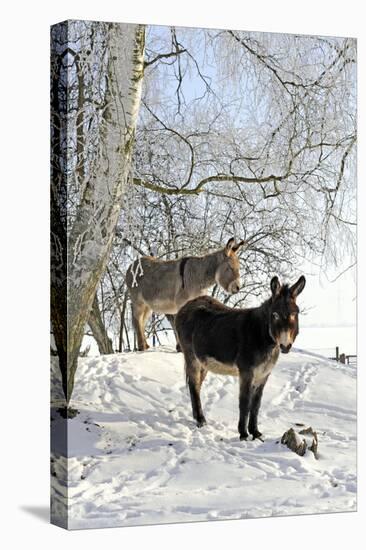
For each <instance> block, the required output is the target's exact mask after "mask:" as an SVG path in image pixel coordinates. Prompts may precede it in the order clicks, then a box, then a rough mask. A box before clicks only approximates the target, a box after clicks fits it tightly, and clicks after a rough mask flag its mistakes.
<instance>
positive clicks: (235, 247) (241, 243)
mask: <svg viewBox="0 0 366 550" xmlns="http://www.w3.org/2000/svg"><path fill="white" fill-rule="evenodd" d="M243 244H245V241H240V242H239V243H238V244H234V246H232V247H231V250H232V251H233V252H237V251H238V250H239V248H241V247H242V246H243Z"/></svg>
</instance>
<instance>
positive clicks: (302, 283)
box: [290, 275, 306, 298]
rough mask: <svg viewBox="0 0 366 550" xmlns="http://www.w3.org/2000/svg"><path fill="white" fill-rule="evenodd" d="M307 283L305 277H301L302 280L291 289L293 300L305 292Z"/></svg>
mask: <svg viewBox="0 0 366 550" xmlns="http://www.w3.org/2000/svg"><path fill="white" fill-rule="evenodd" d="M305 283H306V279H305V277H304V275H301V277H300V279H299V280H298V281H297V282H296V283H295V284H294V285H292V287H290V293H291V296H292V297H293V298H296V297H297V296H298V295H299V294H300V293H301V292H302V291H303V290H304V286H305Z"/></svg>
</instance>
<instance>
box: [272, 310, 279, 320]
mask: <svg viewBox="0 0 366 550" xmlns="http://www.w3.org/2000/svg"><path fill="white" fill-rule="evenodd" d="M272 317H273V319H274V320H275V321H278V319H279V318H280V316H279V315H278V313H277V312H276V311H274V312H273V313H272Z"/></svg>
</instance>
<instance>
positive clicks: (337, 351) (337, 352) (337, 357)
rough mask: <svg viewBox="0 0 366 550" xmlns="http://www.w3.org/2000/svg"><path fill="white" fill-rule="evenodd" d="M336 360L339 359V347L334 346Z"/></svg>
mask: <svg viewBox="0 0 366 550" xmlns="http://www.w3.org/2000/svg"><path fill="white" fill-rule="evenodd" d="M336 361H339V347H338V346H336Z"/></svg>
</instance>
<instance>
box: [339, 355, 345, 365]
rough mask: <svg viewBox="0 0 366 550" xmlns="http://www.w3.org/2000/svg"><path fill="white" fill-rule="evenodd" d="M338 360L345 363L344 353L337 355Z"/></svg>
mask: <svg viewBox="0 0 366 550" xmlns="http://www.w3.org/2000/svg"><path fill="white" fill-rule="evenodd" d="M339 360H340V362H341V363H343V365H345V364H346V355H345V354H344V353H341V354H340V356H339Z"/></svg>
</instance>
